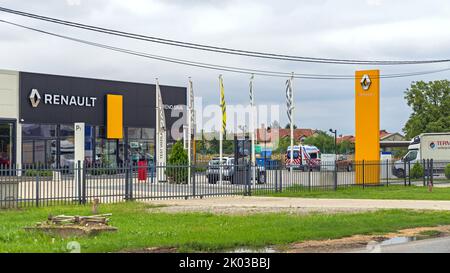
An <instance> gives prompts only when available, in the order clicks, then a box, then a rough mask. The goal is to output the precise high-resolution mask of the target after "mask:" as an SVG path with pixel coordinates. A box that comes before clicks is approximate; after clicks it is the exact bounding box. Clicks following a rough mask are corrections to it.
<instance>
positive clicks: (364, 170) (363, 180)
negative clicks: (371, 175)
mask: <svg viewBox="0 0 450 273" xmlns="http://www.w3.org/2000/svg"><path fill="white" fill-rule="evenodd" d="M364 163H365V160H364V159H363V161H362V184H363V189H364V188H365V185H364V184H365V179H366V178H365V177H364V176H365V172H366V166H365V164H364Z"/></svg>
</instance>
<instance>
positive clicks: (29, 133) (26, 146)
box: [22, 124, 58, 167]
mask: <svg viewBox="0 0 450 273" xmlns="http://www.w3.org/2000/svg"><path fill="white" fill-rule="evenodd" d="M57 132H58V129H57V126H56V125H52V124H23V125H22V162H23V164H24V165H25V166H26V165H46V166H50V167H56V165H57V150H58V141H57V137H58V136H57V134H58V133H57Z"/></svg>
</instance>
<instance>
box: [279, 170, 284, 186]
mask: <svg viewBox="0 0 450 273" xmlns="http://www.w3.org/2000/svg"><path fill="white" fill-rule="evenodd" d="M282 191H283V164H280V189H279V192H282Z"/></svg>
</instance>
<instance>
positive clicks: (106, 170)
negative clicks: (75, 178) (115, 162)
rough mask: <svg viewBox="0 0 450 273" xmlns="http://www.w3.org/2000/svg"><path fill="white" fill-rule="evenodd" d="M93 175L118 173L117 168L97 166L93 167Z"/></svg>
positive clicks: (91, 172)
mask: <svg viewBox="0 0 450 273" xmlns="http://www.w3.org/2000/svg"><path fill="white" fill-rule="evenodd" d="M90 174H91V175H104V174H117V169H113V168H102V167H96V168H93V169H91V171H90Z"/></svg>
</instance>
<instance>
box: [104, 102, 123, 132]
mask: <svg viewBox="0 0 450 273" xmlns="http://www.w3.org/2000/svg"><path fill="white" fill-rule="evenodd" d="M106 138H107V139H122V138H123V97H122V96H121V95H111V94H108V95H106Z"/></svg>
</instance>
